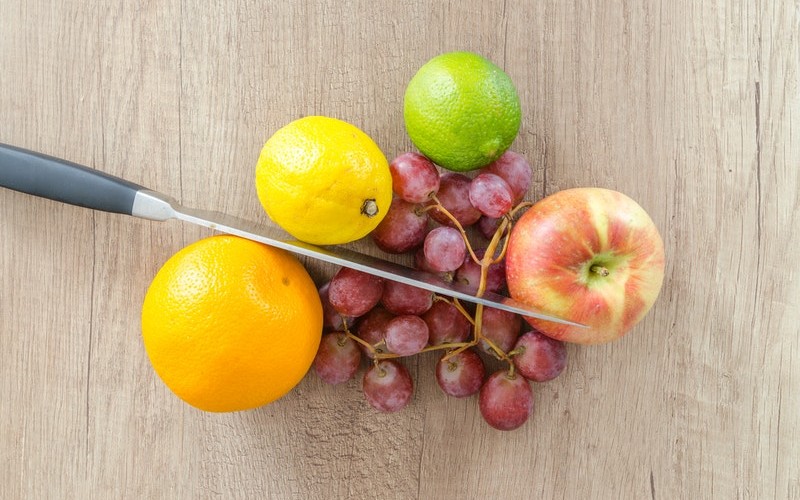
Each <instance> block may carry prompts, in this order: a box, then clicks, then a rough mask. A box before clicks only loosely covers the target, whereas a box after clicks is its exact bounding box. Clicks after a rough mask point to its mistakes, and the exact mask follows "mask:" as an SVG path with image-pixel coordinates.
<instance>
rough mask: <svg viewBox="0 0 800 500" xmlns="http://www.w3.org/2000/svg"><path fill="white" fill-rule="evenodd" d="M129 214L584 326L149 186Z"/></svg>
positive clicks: (552, 319) (448, 294) (481, 302)
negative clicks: (206, 230) (291, 236)
mask: <svg viewBox="0 0 800 500" xmlns="http://www.w3.org/2000/svg"><path fill="white" fill-rule="evenodd" d="M131 215H134V216H137V217H142V218H145V219H151V220H168V219H179V220H183V221H186V222H190V223H192V224H197V225H199V226H203V227H207V228H209V229H213V230H216V231H221V232H223V233H227V234H232V235H235V236H240V237H242V238H247V239H250V240H254V241H258V242H261V243H264V244H266V245H270V246H273V247H277V248H282V249H284V250H287V251H289V252H292V253H295V254H299V255H303V256H306V257H310V258H313V259H317V260H321V261H324V262H329V263H331V264H335V265H337V266H343V267H349V268H352V269H356V270H358V271H362V272H365V273H369V274H373V275H376V276H380V277H382V278H385V279H389V280H394V281H399V282H401V283H405V284H407V285H412V286H416V287H419V288H423V289H425V290H429V291H432V292H434V293H438V294H441V295H446V296H449V297H454V298H457V299H460V300H464V301H467V302H473V303H476V304H483V305H484V306H487V307H493V308H496V309H502V310H505V311H509V312H512V313H516V314H521V315H523V316H529V317H532V318H537V319H542V320H546V321H552V322H554V323H561V324H565V325H570V326H576V327H584V325H582V324H579V323H575V322H572V321H568V320H566V319H563V318H558V317H554V316H551V315H547V314H543V313H541V312H540V311H536V310H534V309H533V308H531V307H530V306H528V305H526V304H523V303H521V302H519V301H516V300H514V299H512V298H509V297H504V296H502V295H499V294H495V293H484V294H483V295H482V296H481V297H476V296H475V295H473V294H472V293H471V292H470V291H469V290H467V289H465V288H464V287H463V286H461V285H459V284H458V283H448V282H446V281H444V280H441V279H439V278H438V277H437V276H435V275H432V274H430V273H426V272H422V271H418V270H416V269H413V268H410V267H407V266H404V265H402V264H398V263H394V262H391V261H387V260H383V259H379V258H377V257H373V256H371V255H367V254H364V253H360V252H356V251H354V250H351V249H348V248H345V247H343V246H326V247H320V246H316V245H311V244H309V243H304V242H301V241H298V240H293V239H287V238H286V237H285V234H284V233H283V231H282V230H281V229H279V228H277V227H272V226H270V225H266V224H256V223H254V222H251V221H248V220H245V219H241V218H238V217H234V216H232V215H227V214H222V213H218V212H212V211H206V210H199V209H196V208H190V207H185V206H182V205H180V204H179V203H178V202H177V201H175V200H173V199H171V198H170V197H168V196H165V195H163V194H161V193H158V192H156V191H152V190H141V191H139V192H138V193H137V194H136V197H135V198H134V202H133V209H132V213H131Z"/></svg>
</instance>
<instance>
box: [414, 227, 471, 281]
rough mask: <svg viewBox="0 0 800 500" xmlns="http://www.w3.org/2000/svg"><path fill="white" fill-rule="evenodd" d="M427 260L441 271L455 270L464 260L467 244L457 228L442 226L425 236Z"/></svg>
mask: <svg viewBox="0 0 800 500" xmlns="http://www.w3.org/2000/svg"><path fill="white" fill-rule="evenodd" d="M422 248H423V250H424V252H425V262H427V264H428V266H429V267H431V268H432V269H434V270H436V271H439V272H449V271H455V270H456V269H458V267H459V266H460V265H461V263H462V262H464V256H465V255H466V254H467V245H466V243H465V242H464V238H463V237H462V236H461V233H460V232H459V231H458V230H457V229H453V228H452V227H447V226H440V227H437V228H436V229H433V230H432V231H431V232H429V233H428V235H427V236H425V242H424V246H423V247H422Z"/></svg>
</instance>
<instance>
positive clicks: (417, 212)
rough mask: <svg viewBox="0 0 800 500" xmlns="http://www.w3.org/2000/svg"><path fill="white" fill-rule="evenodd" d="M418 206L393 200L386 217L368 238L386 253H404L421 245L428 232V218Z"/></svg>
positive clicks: (397, 199) (398, 199)
mask: <svg viewBox="0 0 800 500" xmlns="http://www.w3.org/2000/svg"><path fill="white" fill-rule="evenodd" d="M421 208H422V207H421V206H420V205H415V204H413V203H409V202H407V201H404V200H402V199H400V198H394V199H393V200H392V204H391V205H390V206H389V211H388V212H386V216H385V217H384V218H383V220H382V221H381V222H380V224H378V227H376V228H375V229H373V230H372V232H371V233H370V237H371V238H372V241H374V242H375V244H376V245H377V246H378V248H380V249H381V250H383V251H384V252H388V253H395V254H396V253H404V252H407V251H409V250H411V249H412V248H414V247H416V246H419V245H421V244H422V241H423V240H424V239H425V235H426V234H427V232H428V217H427V216H426V215H425V213H424V212H422V211H421Z"/></svg>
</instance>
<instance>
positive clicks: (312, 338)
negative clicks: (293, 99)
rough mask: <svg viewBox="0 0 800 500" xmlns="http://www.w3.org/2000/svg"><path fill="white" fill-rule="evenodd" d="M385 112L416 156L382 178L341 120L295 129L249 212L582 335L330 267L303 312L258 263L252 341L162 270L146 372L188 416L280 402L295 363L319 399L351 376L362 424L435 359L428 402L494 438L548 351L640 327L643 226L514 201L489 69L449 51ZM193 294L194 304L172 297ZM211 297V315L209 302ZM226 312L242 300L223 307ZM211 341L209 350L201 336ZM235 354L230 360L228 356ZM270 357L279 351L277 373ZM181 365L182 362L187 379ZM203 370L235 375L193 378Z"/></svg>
mask: <svg viewBox="0 0 800 500" xmlns="http://www.w3.org/2000/svg"><path fill="white" fill-rule="evenodd" d="M403 113H404V118H405V123H406V129H407V131H408V133H409V136H410V137H411V140H412V142H413V143H414V145H415V146H416V147H417V148H418V149H419V152H415V151H409V152H404V153H402V154H400V155H399V156H397V157H395V158H394V159H393V160H392V161H391V162H388V161H387V160H386V158H385V156H384V155H383V153H382V152H381V151H380V149H379V148H378V147H377V145H376V144H375V143H374V142H373V141H372V140H371V139H370V138H369V137H368V136H367V135H366V134H364V133H363V132H362V131H361V130H359V129H358V128H357V127H355V126H353V125H351V124H349V123H346V122H343V121H341V120H337V119H333V118H328V117H318V116H314V117H305V118H301V119H299V120H296V121H294V122H291V123H289V124H287V125H286V126H285V127H283V128H281V129H280V130H278V131H277V132H276V133H275V134H274V135H273V136H272V137H271V138H270V139H269V140H268V141H267V142H266V143H265V145H264V148H263V149H262V152H261V155H260V157H259V159H258V164H257V167H256V186H257V191H258V196H259V200H260V202H261V203H262V205H263V206H264V209H265V211H266V212H267V214H268V215H269V216H270V217H271V218H272V220H273V221H275V222H276V223H277V224H279V225H280V226H281V227H283V228H284V229H285V230H286V231H287V232H289V233H290V234H292V235H294V236H295V237H296V238H298V239H299V240H301V241H305V242H309V243H315V244H342V243H348V242H351V241H356V240H359V239H362V238H365V240H366V241H369V242H371V243H372V244H374V245H375V246H376V247H377V248H378V249H380V250H381V251H383V252H386V253H387V254H392V255H401V254H402V255H405V257H403V258H406V259H408V260H409V261H413V262H414V266H415V267H416V268H418V269H420V270H424V271H427V272H429V273H432V274H434V275H437V276H438V277H439V278H440V279H441V280H444V281H448V282H457V283H459V284H461V285H462V286H463V287H465V288H466V289H468V290H470V291H471V292H472V293H473V294H475V295H477V296H481V295H483V294H485V293H487V292H499V293H506V294H508V295H510V296H511V297H513V298H514V299H516V300H518V301H520V302H523V303H526V304H529V305H531V306H533V307H535V308H536V309H538V310H540V311H541V312H543V313H545V314H549V315H552V316H559V317H562V318H564V319H567V320H570V321H573V322H576V323H582V324H584V325H586V326H587V327H586V328H578V327H574V326H569V325H562V324H556V323H552V322H547V321H543V320H537V319H534V318H529V317H521V316H518V315H515V314H512V313H508V312H505V311H502V310H499V309H494V308H490V307H485V306H483V305H472V304H466V303H462V302H461V301H459V300H457V299H453V298H449V297H444V296H438V295H436V294H434V293H432V292H428V291H425V290H422V289H418V288H415V287H412V286H409V285H405V284H401V283H397V282H393V281H389V280H385V279H382V278H379V277H376V276H373V275H370V274H366V273H363V272H359V271H355V270H352V269H349V268H341V269H339V270H338V271H337V272H336V273H335V274H334V276H332V277H331V278H330V280H329V281H327V282H325V283H323V284H322V285H321V286H319V287H318V288H315V289H314V293H313V297H312V298H309V295H308V293H307V292H308V290H307V289H308V286H307V283H308V282H309V280H310V277H309V276H308V275H307V273H305V272H302V273H299V274H298V272H297V271H296V269H295V270H293V271H292V272H291V273H289V275H286V274H285V273H283V271H282V269H281V268H280V266H278V268H274V266H273V268H270V269H268V270H262V271H261V272H260V274H258V276H259V279H264V280H266V281H258V283H259V284H258V285H256V284H255V283H254V282H253V280H254V274H252V273H251V274H248V273H244V274H242V273H241V272H240V271H232V272H230V274H232V275H235V276H241V277H242V279H243V281H244V282H243V283H242V284H243V285H244V286H246V288H247V290H250V291H252V290H260V289H263V290H261V291H260V292H258V293H257V295H256V296H255V297H256V298H257V299H258V300H256V301H255V302H256V303H255V304H254V305H252V306H249V307H250V311H251V312H253V313H254V314H257V315H262V314H263V313H264V311H269V310H271V307H272V304H269V303H268V302H270V301H272V300H276V296H281V299H280V301H279V304H278V306H279V309H280V311H279V313H277V314H276V316H275V318H274V319H271V320H270V321H272V324H273V326H276V327H277V328H270V329H262V330H258V329H256V328H255V327H254V323H253V322H248V321H243V320H242V318H241V316H240V315H239V313H241V312H242V311H234V312H233V314H232V313H231V310H230V298H229V297H228V295H226V294H225V293H221V290H222V292H224V291H225V290H224V286H223V287H222V288H221V287H220V286H219V284H220V283H225V286H232V285H231V284H230V283H227V282H225V280H217V279H215V278H214V277H213V276H206V275H205V274H203V273H200V274H198V273H197V272H196V270H193V269H191V268H185V274H186V275H185V276H178V275H177V274H176V271H174V270H173V271H170V272H169V273H167V275H168V276H169V277H170V278H171V280H167V281H166V282H165V280H159V279H158V277H157V279H156V280H154V284H153V285H152V286H151V292H149V293H148V299H147V300H146V303H145V305H146V308H145V312H144V314H143V333H144V335H145V341H146V345H147V351H148V355H150V357H151V360H152V361H153V365H154V367H155V368H156V371H157V373H158V374H159V375H160V376H161V377H162V379H163V380H164V381H165V382H166V383H167V385H168V386H169V387H170V389H172V390H173V391H174V392H176V393H177V394H178V395H179V396H180V397H182V398H183V399H185V400H186V401H188V402H189V403H191V404H193V405H195V406H197V407H199V408H201V409H207V410H210V411H235V410H241V409H248V408H252V407H254V406H257V405H258V404H259V403H258V402H259V401H260V402H261V403H264V402H268V401H271V400H273V399H275V398H276V397H280V396H281V395H282V394H284V393H285V392H287V391H288V390H290V389H291V387H293V386H294V385H295V384H296V383H297V382H298V381H299V379H298V377H297V374H298V373H299V374H305V373H306V372H307V371H308V370H309V369H310V368H311V366H312V362H313V367H314V372H315V373H316V374H317V375H318V376H319V377H320V378H321V379H322V380H324V381H325V382H327V383H330V384H341V383H344V382H346V381H349V380H351V379H353V378H354V377H356V376H357V375H358V373H359V370H360V369H361V368H362V367H364V366H365V369H364V373H363V375H362V376H361V377H362V387H363V393H364V396H365V399H366V401H367V402H368V403H369V405H371V406H372V407H373V408H375V409H377V410H378V411H381V412H396V411H399V410H402V409H403V408H404V407H406V406H407V405H408V404H409V402H410V401H411V399H412V396H413V391H414V382H413V380H412V378H411V375H410V373H409V372H408V370H407V369H406V367H405V365H404V364H403V361H402V358H404V357H408V356H414V355H417V354H420V353H424V352H431V351H436V352H437V353H439V355H438V361H437V363H436V365H435V367H432V370H431V371H432V373H433V374H434V376H435V378H436V381H437V383H438V385H439V387H440V388H441V390H442V391H443V392H444V393H445V394H447V395H449V396H452V397H457V398H467V397H476V399H477V403H478V408H479V411H480V413H481V415H482V416H483V418H484V419H485V421H486V422H487V423H488V424H489V425H490V426H492V427H494V428H496V429H500V430H512V429H516V428H518V427H520V426H521V425H523V424H524V423H525V421H526V420H527V419H528V418H529V416H530V414H531V412H532V410H533V404H534V387H535V384H539V383H545V382H548V381H550V380H553V379H554V378H556V377H557V376H558V375H559V374H560V373H562V372H563V370H564V369H565V368H566V364H567V350H566V345H565V342H571V343H577V344H595V343H601V342H609V341H612V340H615V339H617V338H619V337H621V336H622V335H624V334H625V333H627V332H628V331H630V330H631V328H633V326H634V325H636V324H637V323H638V322H639V321H640V320H641V319H642V318H643V317H644V316H645V315H646V314H647V312H648V311H649V309H650V308H651V307H652V305H653V303H654V302H655V300H656V298H657V297H658V294H659V292H660V289H661V284H662V281H663V275H664V250H663V243H662V241H661V237H660V235H659V233H658V230H657V229H656V227H655V224H654V223H653V221H652V220H651V219H650V217H649V216H648V215H647V213H646V212H645V211H644V210H643V209H642V208H641V207H640V206H639V205H638V204H637V203H636V202H635V201H633V200H632V199H630V198H628V197H627V196H625V195H624V194H622V193H618V192H616V191H612V190H608V189H600V188H575V189H568V190H564V191H560V192H557V193H554V194H552V195H550V196H548V197H546V198H544V199H541V200H538V201H536V202H533V201H529V200H528V199H527V198H526V197H527V196H528V192H529V188H530V185H531V178H532V169H531V166H530V165H529V163H528V162H527V160H526V159H525V158H524V156H523V155H521V154H518V153H516V152H514V151H511V150H510V149H509V148H510V146H511V144H512V142H513V141H514V139H515V137H516V135H517V132H518V130H519V126H520V116H521V113H520V105H519V98H518V96H517V93H516V89H515V88H514V85H513V83H512V82H511V80H510V78H509V77H508V75H506V74H505V73H504V72H503V71H502V70H501V69H500V68H498V67H497V66H495V65H494V64H493V63H491V62H490V61H488V60H487V59H485V58H483V57H481V56H478V55H476V54H472V53H467V52H454V53H449V54H442V55H440V56H437V57H435V58H433V59H432V60H430V61H429V62H427V63H426V64H425V65H423V66H422V67H421V68H420V70H419V71H418V72H417V74H416V75H414V77H413V78H412V79H411V81H410V82H409V84H408V87H407V89H406V93H405V102H404V109H403ZM248 255H249V254H248ZM185 258H186V256H185V253H184V259H185ZM238 260H239V261H240V262H242V263H244V265H249V264H248V260H247V259H244V260H241V259H238ZM236 261H237V259H234V262H231V265H233V268H234V269H235V267H236V266H235V264H237V262H236ZM198 262H202V258H200V259H199V261H198ZM168 264H169V263H168ZM165 267H170V266H165ZM184 267H185V266H184ZM200 267H201V268H202V269H204V270H206V271H207V270H210V271H209V272H214V271H218V270H219V269H220V267H219V266H213V265H211V266H205V267H203V266H200ZM170 268H171V269H173V268H176V266H174V265H173V266H171V267H170ZM178 268H179V266H178ZM222 269H223V271H224V272H228V271H225V269H227V268H225V267H223V268H222ZM248 269H249V268H248ZM204 272H205V271H204ZM160 274H161V272H160V273H159V275H160ZM279 275H280V276H282V277H281V278H277V277H276V276H279ZM300 275H302V276H300ZM198 276H201V278H202V279H199V278H198ZM205 280H207V281H209V282H210V283H211V284H209V285H208V286H206V283H205ZM192 286H195V288H196V289H194V290H193V291H192V292H191V293H188V294H186V293H185V292H186V290H185V289H186V288H187V287H189V288H191V287H192ZM282 287H284V288H282ZM289 291H291V293H292V295H291V296H290V297H292V298H298V297H299V299H298V300H300V301H301V303H302V307H303V310H302V312H301V314H300V315H298V314H297V311H293V310H292V307H291V306H290V305H287V298H286V297H287V296H286V293H285V292H289ZM182 294H185V295H186V296H187V297H188V298H189V300H183V298H182ZM219 296H222V297H223V299H224V300H222V301H219V300H217V301H216V302H215V299H216V298H219ZM240 296H241V297H245V298H247V299H248V300H252V299H253V297H254V296H253V294H252V293H250V292H248V293H245V294H244V295H241V294H238V295H237V293H232V294H230V297H240ZM151 297H155V298H153V299H151ZM176 297H180V298H181V300H176ZM159 298H160V299H163V300H162V302H161V303H159V302H157V299H159ZM209 303H211V304H212V305H211V306H209ZM165 304H166V305H165ZM198 304H199V305H198ZM170 307H172V308H174V313H173V315H170V314H169V313H168V310H169V308H170ZM226 307H227V309H226ZM198 308H199V309H198ZM153 311H156V312H153ZM244 313H245V314H250V313H248V312H247V311H244ZM176 315H177V316H178V318H179V319H176V317H175V316H176ZM193 315H194V316H196V317H200V318H203V319H204V325H203V326H204V329H203V330H202V331H201V335H197V332H195V331H192V329H191V328H189V327H188V326H187V324H186V322H185V321H182V320H180V317H181V316H183V317H193ZM284 316H285V317H288V318H292V319H291V321H296V320H297V318H302V317H307V318H310V319H309V321H308V324H311V325H317V326H316V327H315V328H317V332H316V333H314V332H310V333H309V332H306V331H305V330H303V333H302V334H300V335H299V336H298V334H296V333H292V332H293V331H294V330H292V329H288V330H287V329H284V330H281V329H280V328H281V326H280V324H279V323H278V322H277V320H278V319H281V318H283V317H284ZM206 326H207V328H205V327H206ZM226 328H227V329H228V330H226V331H225V333H224V335H222V336H221V337H220V338H222V339H223V341H222V342H217V341H216V339H215V335H217V334H218V333H220V332H222V331H223V330H225V329H226ZM231 328H232V329H233V331H231ZM242 329H244V330H243V331H241V330H242ZM320 334H321V338H320V337H319V335H320ZM173 337H176V338H173ZM190 337H191V338H192V339H193V341H192V342H189V343H187V339H188V338H190ZM153 339H155V340H153ZM164 339H166V340H164ZM198 339H199V340H198ZM231 339H233V340H231ZM237 339H238V341H239V342H242V345H231V342H233V341H234V340H237ZM263 339H267V340H263ZM195 340H196V341H197V343H193V342H194V341H195ZM309 342H310V343H311V344H313V352H314V353H315V355H314V356H308V355H307V354H308V348H306V347H303V348H302V349H297V345H296V344H298V343H300V344H302V345H303V346H308V345H309ZM164 351H166V352H164ZM284 353H296V354H294V355H293V357H292V358H291V359H290V360H288V361H287V360H286V359H284V357H283V354H284ZM187 354H188V355H189V356H192V355H196V358H192V359H191V364H190V365H188V366H189V368H191V370H187V363H186V361H185V359H184V357H185V355H187ZM262 355H263V359H265V360H267V361H265V362H266V363H270V364H274V366H271V367H270V369H259V368H258V367H257V366H255V367H254V366H252V363H251V362H250V361H248V363H249V364H248V365H247V366H246V367H245V369H244V371H237V367H236V363H237V360H239V359H247V360H251V361H252V359H258V356H262ZM254 356H255V357H254ZM203 363H206V364H207V365H206V366H203ZM255 365H258V363H257V362H256V363H255ZM226 367H227V368H226ZM203 368H207V369H203ZM215 370H217V371H219V372H224V371H231V372H235V375H234V376H229V377H226V378H224V379H213V380H212V379H211V378H213V377H215V376H217V375H218V374H217V373H215ZM489 372H491V373H489ZM188 375H192V377H189V376H188ZM203 377H206V378H203ZM208 377H211V378H208ZM187 379H188V381H189V384H188V386H187V385H186V384H185V382H186V380H187ZM219 380H222V382H221V383H219ZM260 385H261V386H263V385H266V386H271V387H280V390H279V392H278V393H275V391H274V390H273V391H266V394H262V395H261V396H259V397H257V398H255V399H253V398H250V399H248V398H247V397H245V396H244V395H245V394H247V393H248V392H259V391H258V390H257V389H254V387H259V386H260ZM262 392H263V391H262ZM228 393H230V394H236V395H239V396H241V397H238V396H237V398H238V399H237V398H230V397H229V396H228V395H227V394H228ZM259 398H260V399H259ZM215 399H221V400H223V401H226V403H225V404H215V403H214V400H215Z"/></svg>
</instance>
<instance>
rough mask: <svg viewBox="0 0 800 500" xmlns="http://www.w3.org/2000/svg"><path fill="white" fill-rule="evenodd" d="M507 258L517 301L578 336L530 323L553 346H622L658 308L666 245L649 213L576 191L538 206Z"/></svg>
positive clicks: (524, 220)
mask: <svg viewBox="0 0 800 500" xmlns="http://www.w3.org/2000/svg"><path fill="white" fill-rule="evenodd" d="M506 255H507V257H506V278H507V280H508V290H509V292H510V294H511V296H512V297H513V298H515V299H516V300H519V301H521V302H523V303H526V304H529V305H531V306H533V307H535V308H537V309H539V310H541V311H542V312H544V313H547V314H551V315H555V316H560V317H562V318H565V319H568V320H571V321H574V322H577V323H582V324H585V325H588V326H589V328H578V327H573V326H569V325H562V324H558V323H553V322H549V321H542V320H537V319H534V318H525V319H526V320H527V321H528V323H530V324H531V325H532V326H533V327H534V328H536V329H537V330H539V331H541V332H542V333H545V334H546V335H548V336H550V337H553V338H555V339H559V340H563V341H566V342H575V343H579V344H598V343H603V342H609V341H611V340H615V339H618V338H619V337H621V336H623V335H624V334H625V333H627V332H628V331H629V330H630V329H631V328H632V327H633V326H634V325H635V324H636V323H638V322H639V321H640V320H641V319H642V318H643V317H644V316H645V314H647V312H648V311H649V310H650V308H651V307H652V305H653V303H654V302H655V301H656V298H657V297H658V294H659V292H660V291H661V284H662V282H663V281H664V243H663V242H662V240H661V235H659V233H658V229H657V228H656V226H655V224H654V223H653V221H652V219H650V216H649V215H647V212H645V211H644V209H643V208H642V207H640V206H639V205H638V204H637V203H636V202H635V201H633V200H632V199H630V198H629V197H627V196H625V195H624V194H622V193H618V192H616V191H611V190H608V189H601V188H576V189H567V190H564V191H560V192H558V193H555V194H553V195H551V196H548V197H547V198H544V199H542V200H541V201H539V202H537V203H536V204H535V205H533V206H532V207H531V208H529V209H528V211H527V212H525V214H524V215H523V216H522V217H521V218H520V219H519V221H517V223H516V224H515V225H514V228H513V229H512V232H511V236H510V238H509V243H508V251H507V254H506Z"/></svg>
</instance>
